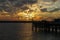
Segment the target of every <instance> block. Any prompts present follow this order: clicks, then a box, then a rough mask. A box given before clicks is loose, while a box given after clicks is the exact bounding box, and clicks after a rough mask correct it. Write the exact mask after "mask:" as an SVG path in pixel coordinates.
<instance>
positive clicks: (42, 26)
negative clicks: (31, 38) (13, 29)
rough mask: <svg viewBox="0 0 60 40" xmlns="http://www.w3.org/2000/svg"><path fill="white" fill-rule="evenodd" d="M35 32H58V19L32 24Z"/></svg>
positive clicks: (59, 25) (59, 30)
mask: <svg viewBox="0 0 60 40" xmlns="http://www.w3.org/2000/svg"><path fill="white" fill-rule="evenodd" d="M34 28H35V30H33V31H35V32H37V31H44V32H56V33H57V32H60V19H55V20H54V21H51V22H48V21H41V22H33V29H34Z"/></svg>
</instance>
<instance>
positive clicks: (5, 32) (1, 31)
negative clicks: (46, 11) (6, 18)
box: [0, 23, 60, 40]
mask: <svg viewBox="0 0 60 40" xmlns="http://www.w3.org/2000/svg"><path fill="white" fill-rule="evenodd" d="M22 25H24V26H22ZM0 40H60V34H59V33H51V32H50V33H48V32H47V33H46V32H32V29H31V26H30V25H28V24H26V26H25V23H24V24H21V23H0Z"/></svg>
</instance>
